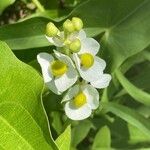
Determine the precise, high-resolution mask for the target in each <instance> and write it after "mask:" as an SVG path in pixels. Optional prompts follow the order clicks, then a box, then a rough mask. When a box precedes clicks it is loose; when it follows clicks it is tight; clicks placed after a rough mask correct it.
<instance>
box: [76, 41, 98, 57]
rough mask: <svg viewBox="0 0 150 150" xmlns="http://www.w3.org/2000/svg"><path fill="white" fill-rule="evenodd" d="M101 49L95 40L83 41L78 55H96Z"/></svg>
mask: <svg viewBox="0 0 150 150" xmlns="http://www.w3.org/2000/svg"><path fill="white" fill-rule="evenodd" d="M99 49H100V44H99V43H98V42H97V41H96V40H94V39H93V38H85V39H83V40H81V49H80V51H79V52H78V54H83V53H91V54H93V55H96V54H97V53H98V51H99Z"/></svg>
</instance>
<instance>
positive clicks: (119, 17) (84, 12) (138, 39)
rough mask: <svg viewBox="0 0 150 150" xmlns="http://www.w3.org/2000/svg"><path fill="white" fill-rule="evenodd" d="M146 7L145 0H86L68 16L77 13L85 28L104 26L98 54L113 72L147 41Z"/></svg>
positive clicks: (148, 21) (148, 13)
mask: <svg viewBox="0 0 150 150" xmlns="http://www.w3.org/2000/svg"><path fill="white" fill-rule="evenodd" d="M91 9H92V10H94V11H91ZM149 10H150V1H149V0H132V1H131V0H126V1H125V0H111V1H110V0H89V1H87V2H85V3H83V4H81V5H80V6H79V7H77V8H76V9H75V10H74V11H73V12H72V13H71V16H80V17H81V18H82V19H83V21H84V25H85V27H98V28H101V29H104V31H105V34H104V35H103V37H102V41H101V48H102V50H101V52H100V53H102V55H103V57H105V59H106V60H107V62H108V65H109V66H110V67H111V70H112V71H114V70H115V69H116V68H117V67H119V66H120V65H121V64H122V63H123V61H124V60H125V59H127V58H128V57H130V56H132V55H134V54H136V53H138V52H140V51H142V50H143V49H144V48H146V47H147V46H148V45H149V44H150V26H149V24H150V17H149V16H150V11H149Z"/></svg>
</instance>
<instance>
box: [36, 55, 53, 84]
mask: <svg viewBox="0 0 150 150" xmlns="http://www.w3.org/2000/svg"><path fill="white" fill-rule="evenodd" d="M37 60H38V63H39V64H40V66H41V69H42V74H43V78H44V82H46V83H47V82H50V81H51V80H52V78H53V75H52V74H51V73H50V71H49V65H50V62H51V61H53V60H54V58H53V56H52V55H50V54H48V53H39V54H38V55H37Z"/></svg>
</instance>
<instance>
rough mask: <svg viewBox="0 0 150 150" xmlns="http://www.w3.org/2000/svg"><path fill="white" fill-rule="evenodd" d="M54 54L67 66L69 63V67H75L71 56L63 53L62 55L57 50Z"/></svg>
mask: <svg viewBox="0 0 150 150" xmlns="http://www.w3.org/2000/svg"><path fill="white" fill-rule="evenodd" d="M54 54H55V56H56V58H57V59H59V60H62V61H64V62H65V63H67V64H68V63H69V65H71V66H73V67H75V66H74V64H73V62H72V60H71V58H70V57H69V56H67V55H65V54H62V53H60V52H58V51H56V50H54Z"/></svg>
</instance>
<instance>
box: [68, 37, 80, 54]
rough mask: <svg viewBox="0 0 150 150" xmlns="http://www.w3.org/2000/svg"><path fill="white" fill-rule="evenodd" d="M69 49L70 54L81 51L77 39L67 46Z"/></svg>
mask: <svg viewBox="0 0 150 150" xmlns="http://www.w3.org/2000/svg"><path fill="white" fill-rule="evenodd" d="M69 49H70V50H71V52H73V53H77V52H79V51H80V49H81V42H80V40H79V39H75V40H74V41H73V42H72V43H71V44H70V46H69Z"/></svg>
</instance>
